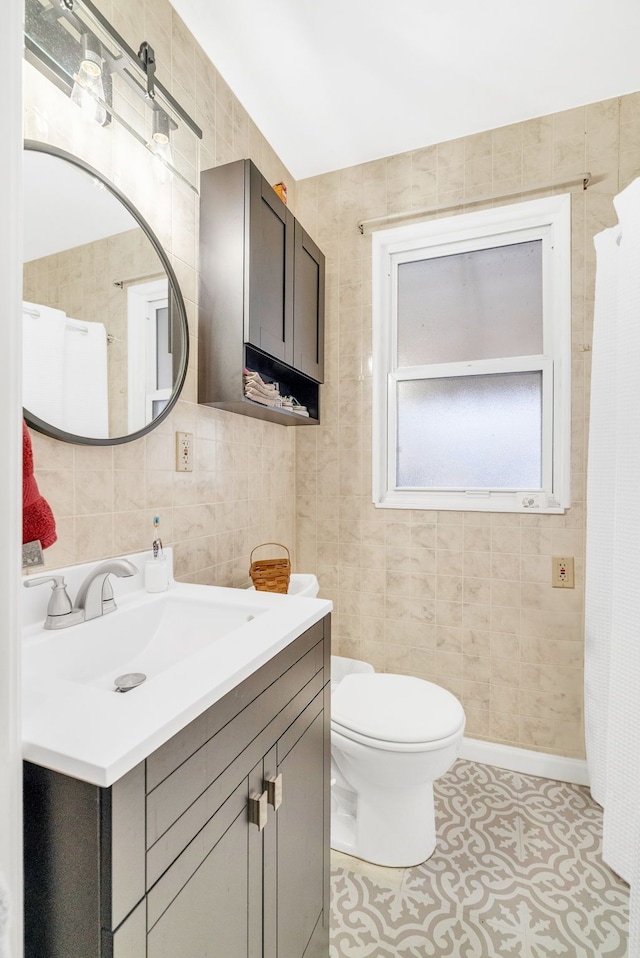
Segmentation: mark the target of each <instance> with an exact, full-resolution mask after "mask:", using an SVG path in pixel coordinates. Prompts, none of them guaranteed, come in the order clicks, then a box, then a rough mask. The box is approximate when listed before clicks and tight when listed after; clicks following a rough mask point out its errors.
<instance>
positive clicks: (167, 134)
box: [149, 108, 178, 166]
mask: <svg viewBox="0 0 640 958" xmlns="http://www.w3.org/2000/svg"><path fill="white" fill-rule="evenodd" d="M172 129H173V130H177V129H178V125H177V123H174V122H173V120H171V118H170V117H169V115H168V114H167V113H165V111H164V110H161V109H159V108H158V109H155V110H154V111H153V132H152V134H151V140H150V142H149V149H150V150H151V152H152V153H155V155H156V156H158V157H159V158H160V159H161V160H162V161H163V162H164V163H166V164H168V165H169V166H171V165H172V164H173V153H172V152H171V132H172Z"/></svg>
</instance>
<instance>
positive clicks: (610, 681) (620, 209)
mask: <svg viewBox="0 0 640 958" xmlns="http://www.w3.org/2000/svg"><path fill="white" fill-rule="evenodd" d="M614 205H615V209H616V213H617V215H618V226H616V227H613V228H612V229H608V230H605V231H603V232H602V233H599V234H598V236H596V238H595V244H596V256H597V271H596V303H595V317H594V333H593V369H592V380H591V416H590V427H589V464H588V478H587V570H586V608H585V730H586V741H587V762H588V765H589V776H590V780H591V790H592V794H593V797H594V798H595V799H596V801H597V802H599V803H600V804H601V805H602V806H603V807H604V837H603V857H604V859H605V861H606V862H607V863H608V864H609V865H610V866H611V868H613V869H614V871H616V872H617V873H618V874H619V875H620V876H621V877H622V878H624V879H625V880H626V881H628V882H629V883H630V885H631V916H630V917H631V922H630V925H631V927H630V942H629V958H640V847H639V839H640V813H639V806H640V179H637V180H635V181H634V182H633V183H632V184H631V185H630V186H629V187H627V189H625V190H624V191H623V192H622V193H620V194H619V195H618V196H617V197H616V198H615V200H614Z"/></svg>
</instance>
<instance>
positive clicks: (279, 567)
mask: <svg viewBox="0 0 640 958" xmlns="http://www.w3.org/2000/svg"><path fill="white" fill-rule="evenodd" d="M263 546H278V547H279V548H280V549H284V551H285V552H286V553H287V557H286V559H285V558H281V559H256V561H255V562H254V561H253V553H254V552H256V550H257V549H262V547H263ZM249 562H250V563H251V567H250V569H249V575H250V576H251V581H252V582H253V584H254V586H255V588H256V589H257V590H258V591H259V592H281V593H286V592H287V590H288V589H289V579H290V578H291V553H290V552H289V550H288V549H287V547H286V546H283V545H282V543H280V542H263V543H262V545H259V546H256V547H255V549H254V550H253V551H252V553H251V556H250V557H249Z"/></svg>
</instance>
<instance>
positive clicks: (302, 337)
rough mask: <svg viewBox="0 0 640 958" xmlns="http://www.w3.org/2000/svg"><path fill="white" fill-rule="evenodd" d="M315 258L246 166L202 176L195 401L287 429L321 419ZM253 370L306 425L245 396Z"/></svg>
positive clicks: (320, 282) (320, 260)
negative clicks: (302, 412)
mask: <svg viewBox="0 0 640 958" xmlns="http://www.w3.org/2000/svg"><path fill="white" fill-rule="evenodd" d="M324 285H325V263H324V256H323V254H322V252H321V251H320V250H319V249H318V247H317V246H316V244H315V243H314V242H313V240H312V239H311V237H310V236H309V235H308V233H306V232H305V230H304V229H303V228H302V226H301V225H300V223H298V221H297V220H296V219H295V217H294V216H293V214H292V213H291V211H290V210H289V209H288V208H287V206H286V205H285V204H284V203H283V202H282V200H281V199H280V197H279V196H278V195H277V194H276V193H275V191H274V190H273V188H272V187H271V185H270V184H269V182H268V181H267V180H266V179H265V178H264V177H263V176H262V174H261V173H260V171H259V170H258V169H257V167H256V166H255V165H254V163H252V162H251V160H238V161H236V162H235V163H229V164H226V165H224V166H219V167H215V168H214V169H211V170H206V171H205V172H204V173H203V174H202V177H201V195H200V317H199V330H198V354H199V368H198V401H199V402H201V403H205V404H207V405H212V406H219V407H222V408H224V409H230V410H232V411H233V412H240V413H244V414H245V415H256V416H261V417H262V418H265V419H272V420H273V421H276V422H284V423H286V424H290V425H296V424H298V425H305V424H307V425H308V424H309V423H310V422H317V421H318V420H319V385H318V384H319V383H321V382H322V381H323V363H324ZM246 367H248V368H250V369H254V370H256V371H257V372H259V373H260V375H261V376H262V377H263V378H265V379H267V380H268V381H276V382H278V383H279V384H280V389H281V393H283V394H290V395H293V396H295V398H296V399H297V400H298V401H299V402H300V403H302V404H303V405H305V406H307V408H308V409H309V413H310V418H309V419H306V418H302V417H300V416H298V415H296V414H295V413H290V412H286V411H282V410H273V409H270V408H269V407H266V406H260V405H259V404H258V403H255V402H252V401H251V400H248V399H246V398H245V397H244V391H243V380H242V372H243V370H244V368H246Z"/></svg>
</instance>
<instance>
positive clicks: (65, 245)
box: [22, 141, 189, 445]
mask: <svg viewBox="0 0 640 958" xmlns="http://www.w3.org/2000/svg"><path fill="white" fill-rule="evenodd" d="M23 188H24V285H23V290H24V292H23V299H24V301H23V308H22V330H23V406H24V417H25V419H26V421H27V423H28V424H29V425H30V426H33V427H34V428H35V429H37V430H38V431H39V432H43V433H45V434H46V435H47V436H52V437H54V438H55V439H61V440H66V441H67V442H74V443H86V444H90V445H91V444H92V445H110V444H114V443H121V442H128V441H130V440H132V439H138V438H139V437H141V436H144V435H145V434H146V433H147V432H149V431H150V430H151V429H153V428H154V427H155V426H156V425H157V424H158V423H159V422H161V420H162V419H164V418H165V416H167V415H168V413H169V412H170V411H171V409H172V407H173V406H174V404H175V403H176V401H177V399H178V396H179V395H180V391H181V389H182V386H183V384H184V379H185V376H186V372H187V360H188V355H189V334H188V329H187V317H186V313H185V308H184V302H183V299H182V295H181V293H180V290H179V288H178V283H177V280H176V277H175V274H174V272H173V269H172V267H171V264H170V263H169V260H168V259H167V256H166V254H165V252H164V250H163V249H162V246H161V245H160V242H159V241H158V239H157V238H156V236H155V235H154V233H153V232H152V230H151V229H150V228H149V226H148V224H147V223H146V222H145V220H144V219H143V218H142V216H141V215H140V214H139V213H138V211H137V210H136V209H135V207H134V206H132V204H131V203H130V202H129V201H128V200H127V199H126V197H124V196H123V195H122V193H120V191H119V190H118V189H117V188H116V187H115V186H113V185H112V184H111V183H109V182H108V181H107V180H105V178H104V177H103V176H102V175H101V174H100V173H98V172H96V170H94V169H92V168H91V167H90V166H88V165H87V164H86V163H83V162H82V161H81V160H79V159H77V158H76V157H74V156H71V155H70V154H68V153H64V152H63V151H62V150H58V149H56V148H55V147H51V146H48V145H46V144H43V143H36V142H33V141H27V142H26V143H25V151H24V175H23Z"/></svg>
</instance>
